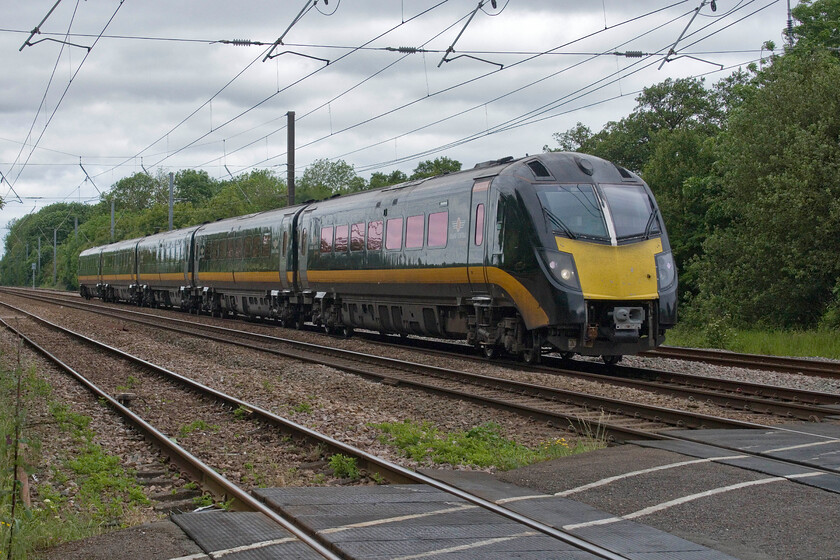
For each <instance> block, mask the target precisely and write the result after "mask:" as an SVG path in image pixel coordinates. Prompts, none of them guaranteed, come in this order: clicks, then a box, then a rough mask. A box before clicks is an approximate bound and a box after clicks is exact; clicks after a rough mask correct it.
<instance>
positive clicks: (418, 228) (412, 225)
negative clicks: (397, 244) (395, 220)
mask: <svg viewBox="0 0 840 560" xmlns="http://www.w3.org/2000/svg"><path fill="white" fill-rule="evenodd" d="M424 221H426V220H425V216H423V215H422V214H421V215H419V216H409V217H408V219H407V220H406V222H405V248H406V249H417V248H418V247H422V246H423V222H424Z"/></svg>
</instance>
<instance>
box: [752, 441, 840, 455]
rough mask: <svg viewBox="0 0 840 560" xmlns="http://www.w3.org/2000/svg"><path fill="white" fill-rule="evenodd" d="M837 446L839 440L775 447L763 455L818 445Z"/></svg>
mask: <svg viewBox="0 0 840 560" xmlns="http://www.w3.org/2000/svg"><path fill="white" fill-rule="evenodd" d="M832 444H834V445H837V444H840V439H830V440H828V441H813V442H811V443H803V444H801V445H791V446H790V447H777V448H776V449H768V450H767V451H764V453H779V452H780V451H791V450H793V449H805V448H806V447H816V446H818V445H832Z"/></svg>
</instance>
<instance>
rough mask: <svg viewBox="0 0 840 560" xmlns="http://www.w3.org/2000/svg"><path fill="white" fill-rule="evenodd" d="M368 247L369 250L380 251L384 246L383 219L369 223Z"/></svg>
mask: <svg viewBox="0 0 840 560" xmlns="http://www.w3.org/2000/svg"><path fill="white" fill-rule="evenodd" d="M367 248H368V251H378V250H380V249H381V248H382V220H376V221H375V222H370V223H369V224H368V233H367Z"/></svg>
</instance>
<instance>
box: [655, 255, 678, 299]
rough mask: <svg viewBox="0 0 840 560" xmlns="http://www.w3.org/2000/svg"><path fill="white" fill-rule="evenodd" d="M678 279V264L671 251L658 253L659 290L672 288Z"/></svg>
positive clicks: (657, 277) (657, 275)
mask: <svg viewBox="0 0 840 560" xmlns="http://www.w3.org/2000/svg"><path fill="white" fill-rule="evenodd" d="M676 279H677V265H676V264H675V263H674V256H673V255H672V254H671V251H667V252H665V253H659V254H658V255H656V281H657V283H658V285H659V290H660V291H662V290H665V289H667V288H670V287H671V286H672V285H673V284H674V282H675V281H676Z"/></svg>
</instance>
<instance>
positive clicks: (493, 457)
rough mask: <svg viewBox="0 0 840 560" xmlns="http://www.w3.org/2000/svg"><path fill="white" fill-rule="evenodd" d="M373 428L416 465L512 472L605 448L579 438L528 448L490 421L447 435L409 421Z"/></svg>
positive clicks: (430, 427) (383, 439) (591, 440)
mask: <svg viewBox="0 0 840 560" xmlns="http://www.w3.org/2000/svg"><path fill="white" fill-rule="evenodd" d="M372 426H373V427H374V428H377V429H379V430H381V431H382V432H383V434H382V436H380V441H382V442H383V443H385V444H388V445H393V446H395V447H396V448H398V449H400V450H401V451H402V452H403V453H404V454H405V456H406V457H410V458H411V459H414V460H415V461H418V462H419V463H431V464H450V465H469V466H475V467H481V468H486V467H495V468H498V469H500V470H511V469H516V468H519V467H522V466H525V465H530V464H532V463H537V462H540V461H545V460H548V459H556V458H558V457H565V456H568V455H574V454H576V453H584V452H587V451H594V450H595V449H600V448H603V447H606V442H605V441H603V440H598V439H590V438H581V439H578V440H577V442H576V443H574V444H571V443H569V442H568V441H566V439H565V438H557V439H553V440H550V441H545V442H542V443H541V444H540V445H539V446H537V447H535V448H531V447H527V446H525V445H522V444H519V443H516V442H515V441H513V440H510V439H507V438H505V437H504V436H503V435H502V429H501V426H499V425H498V424H496V423H493V422H487V423H484V424H481V425H479V426H476V427H474V428H471V429H469V430H466V431H458V432H450V433H446V432H443V431H441V430H439V429H437V428H436V427H434V426H433V425H432V424H430V423H429V422H423V423H421V424H418V423H416V422H413V421H411V420H405V421H404V422H386V423H382V424H372Z"/></svg>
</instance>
